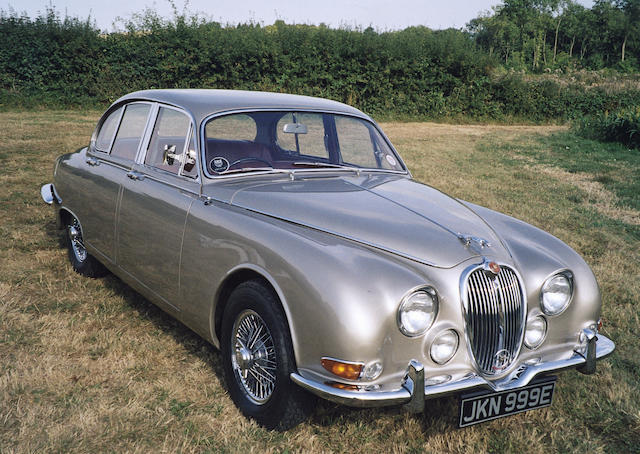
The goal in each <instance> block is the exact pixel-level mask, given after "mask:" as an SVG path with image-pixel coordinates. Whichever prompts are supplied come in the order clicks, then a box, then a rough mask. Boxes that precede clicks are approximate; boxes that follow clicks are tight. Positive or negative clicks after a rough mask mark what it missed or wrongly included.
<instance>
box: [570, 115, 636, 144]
mask: <svg viewBox="0 0 640 454" xmlns="http://www.w3.org/2000/svg"><path fill="white" fill-rule="evenodd" d="M574 129H575V130H576V131H577V132H578V134H580V135H582V136H583V137H587V138H589V139H596V140H600V141H602V142H619V143H622V144H624V145H626V146H627V147H629V148H640V107H636V108H635V109H623V110H620V111H617V112H605V113H601V114H597V115H591V116H585V117H582V118H580V119H578V120H577V121H575V122H574Z"/></svg>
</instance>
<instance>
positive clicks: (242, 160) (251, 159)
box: [229, 156, 273, 169]
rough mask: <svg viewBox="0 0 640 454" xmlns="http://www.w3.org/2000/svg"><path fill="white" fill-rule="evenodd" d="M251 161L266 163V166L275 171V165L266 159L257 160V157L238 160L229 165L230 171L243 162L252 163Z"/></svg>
mask: <svg viewBox="0 0 640 454" xmlns="http://www.w3.org/2000/svg"><path fill="white" fill-rule="evenodd" d="M250 161H260V162H263V163H265V164H266V165H268V166H269V167H271V168H272V169H273V165H272V164H271V163H270V162H269V161H267V160H266V159H262V158H257V157H255V156H248V157H246V158H240V159H236V160H235V161H233V162H232V163H231V164H229V169H230V168H231V167H233V166H235V165H236V164H240V163H241V162H250Z"/></svg>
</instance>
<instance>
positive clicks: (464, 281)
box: [458, 258, 529, 381]
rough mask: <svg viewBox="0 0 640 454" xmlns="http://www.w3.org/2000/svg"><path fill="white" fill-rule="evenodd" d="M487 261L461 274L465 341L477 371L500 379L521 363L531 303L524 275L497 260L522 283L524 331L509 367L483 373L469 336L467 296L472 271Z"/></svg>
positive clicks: (481, 374)
mask: <svg viewBox="0 0 640 454" xmlns="http://www.w3.org/2000/svg"><path fill="white" fill-rule="evenodd" d="M485 261H487V259H486V258H485V259H484V260H483V261H482V262H480V263H475V264H473V265H470V266H468V267H467V268H465V269H464V270H463V271H462V273H461V274H460V284H459V286H460V302H461V304H462V316H463V322H464V329H463V332H464V341H465V343H466V344H467V353H468V355H469V358H470V359H471V363H472V365H473V367H474V368H475V370H476V373H477V374H478V375H480V376H481V377H483V378H485V379H487V380H491V381H493V380H499V379H500V378H503V377H505V376H507V375H509V374H510V373H511V372H512V371H513V370H514V369H516V368H517V367H519V365H520V363H519V362H518V358H519V357H520V353H521V352H522V347H523V346H524V334H525V331H526V323H527V316H528V315H529V313H528V309H529V305H528V301H527V292H526V289H525V288H524V281H523V280H522V276H521V275H520V273H519V272H518V270H517V269H516V268H515V266H513V265H510V264H507V263H503V262H499V261H496V263H497V264H498V265H500V267H501V268H502V267H505V268H509V269H510V270H511V271H513V273H514V274H515V275H516V278H517V279H518V284H520V298H522V320H521V321H520V323H521V326H522V332H521V333H520V340H519V346H518V350H517V351H516V353H515V355H514V358H513V361H512V362H511V365H510V366H509V367H507V368H506V369H505V370H503V371H502V372H501V373H499V374H493V375H488V374H485V373H483V372H482V368H481V367H480V365H479V364H478V362H477V361H476V356H475V354H474V352H473V346H472V345H471V338H470V336H469V323H468V320H469V301H468V298H467V287H468V277H469V275H471V273H473V272H474V271H476V270H479V269H483V265H484V263H485ZM485 334H486V333H485ZM458 348H460V347H458Z"/></svg>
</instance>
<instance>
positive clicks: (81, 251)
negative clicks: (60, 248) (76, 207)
mask: <svg viewBox="0 0 640 454" xmlns="http://www.w3.org/2000/svg"><path fill="white" fill-rule="evenodd" d="M67 230H68V231H69V240H70V241H71V249H73V254H74V255H75V256H76V259H77V260H78V261H79V262H84V261H85V260H86V258H87V250H86V249H85V247H84V243H83V242H82V232H81V230H80V223H79V222H78V220H77V219H76V218H73V221H72V222H71V224H69V225H68V226H67Z"/></svg>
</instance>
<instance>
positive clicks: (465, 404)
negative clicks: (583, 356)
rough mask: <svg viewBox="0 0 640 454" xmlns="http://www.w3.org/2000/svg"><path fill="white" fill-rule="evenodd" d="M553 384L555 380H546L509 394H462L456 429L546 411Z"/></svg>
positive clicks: (511, 391) (512, 390) (547, 378)
mask: <svg viewBox="0 0 640 454" xmlns="http://www.w3.org/2000/svg"><path fill="white" fill-rule="evenodd" d="M555 382H556V377H545V378H543V379H540V380H537V381H535V382H532V383H531V384H529V385H527V386H524V387H522V388H517V389H511V390H508V391H500V392H490V393H486V392H483V391H481V392H477V393H473V394H465V395H463V396H462V398H461V400H460V422H459V427H466V426H472V425H474V424H478V423H481V422H485V421H490V420H492V419H497V418H502V417H504V416H509V415H514V414H516V413H521V412H523V411H528V410H533V409H536V408H543V407H548V406H549V405H551V400H552V399H553V389H554V385H555Z"/></svg>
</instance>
